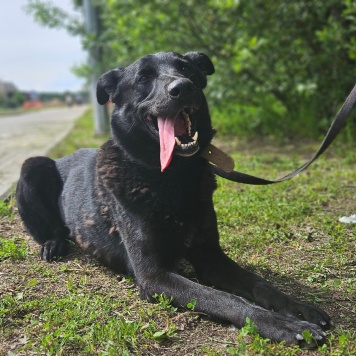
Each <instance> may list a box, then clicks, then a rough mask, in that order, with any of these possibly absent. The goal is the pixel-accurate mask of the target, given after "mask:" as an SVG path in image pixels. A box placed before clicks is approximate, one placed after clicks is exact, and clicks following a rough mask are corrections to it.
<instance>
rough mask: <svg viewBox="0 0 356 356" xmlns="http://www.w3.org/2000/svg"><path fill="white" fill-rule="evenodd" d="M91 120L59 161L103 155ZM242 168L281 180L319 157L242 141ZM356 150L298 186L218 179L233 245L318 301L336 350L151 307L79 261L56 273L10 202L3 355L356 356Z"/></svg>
mask: <svg viewBox="0 0 356 356" xmlns="http://www.w3.org/2000/svg"><path fill="white" fill-rule="evenodd" d="M91 132H92V129H91V125H90V114H86V115H85V116H84V117H83V118H82V119H81V120H79V121H78V124H77V126H76V128H75V130H74V131H73V133H72V134H71V136H70V137H68V138H67V140H65V142H64V143H63V144H62V145H60V147H57V149H56V150H55V151H53V152H51V156H52V157H55V156H61V155H63V154H67V153H69V152H71V151H72V150H74V149H75V148H77V147H80V146H98V145H99V144H100V143H101V142H103V140H104V138H95V139H90V140H87V137H91ZM219 146H220V147H224V148H225V149H226V150H228V151H229V152H231V153H232V155H233V157H234V159H235V161H236V162H237V166H238V167H237V169H239V170H241V171H244V172H247V173H254V174H259V175H261V176H263V177H270V178H276V177H277V176H278V177H279V176H280V175H281V173H283V172H285V173H287V172H288V171H290V170H292V169H293V168H295V167H296V166H297V165H298V164H300V163H302V162H303V161H304V160H305V159H306V158H307V157H310V155H311V153H312V152H313V151H314V149H315V148H316V146H315V145H314V144H310V143H308V144H306V143H300V142H298V143H297V144H295V145H291V144H286V145H283V147H282V145H280V146H275V145H274V144H272V143H271V142H261V141H259V142H248V143H246V142H240V141H239V142H235V141H234V140H230V139H228V140H227V139H224V140H221V141H220V143H219ZM355 182H356V150H355V149H354V147H353V148H351V147H346V146H343V145H342V144H341V143H340V144H339V145H334V146H333V147H332V148H331V149H330V150H329V152H327V154H326V155H325V156H324V157H323V158H321V159H320V160H318V161H317V162H316V163H315V164H314V165H313V166H311V167H310V168H309V169H308V171H307V172H305V173H302V174H300V175H299V176H298V177H296V178H294V179H293V180H292V181H290V182H286V183H282V184H279V185H275V186H269V187H253V186H246V185H238V184H235V183H231V182H227V181H224V180H222V179H219V180H218V183H219V189H218V190H217V192H216V194H215V207H216V211H217V215H218V220H219V229H220V234H221V240H222V245H223V247H224V249H225V250H226V252H227V253H228V254H229V255H230V256H231V257H232V258H234V259H236V260H238V261H240V263H241V264H242V265H243V266H245V267H247V268H249V269H251V270H254V271H256V272H257V273H259V274H261V275H262V276H264V277H265V278H267V279H269V280H270V281H272V282H273V283H274V284H275V285H277V286H278V287H279V288H280V289H282V290H284V291H286V292H288V293H291V294H293V295H294V296H298V297H301V298H303V299H305V300H308V301H312V302H314V303H317V304H318V305H319V306H320V307H322V308H324V309H325V310H327V311H328V312H329V313H330V315H331V316H332V317H333V320H334V323H335V328H334V329H333V330H332V331H330V332H329V333H328V334H329V339H328V344H327V345H324V346H323V347H321V348H320V349H319V350H315V351H303V350H299V349H298V348H297V347H285V346H283V345H279V344H273V343H270V342H269V341H268V340H264V339H262V338H260V337H259V336H258V335H257V334H256V333H255V331H254V328H253V326H251V325H246V326H245V327H244V328H243V329H242V330H240V331H239V330H236V329H235V328H234V327H232V326H230V325H222V324H218V323H215V322H213V321H211V320H209V318H208V317H206V316H204V315H201V314H198V313H195V312H194V310H176V309H175V308H173V307H171V306H170V304H169V301H168V300H166V299H165V298H162V297H161V296H157V301H158V303H157V304H149V303H147V302H144V301H141V300H140V299H139V297H138V291H137V288H136V286H135V283H134V280H132V279H130V278H129V277H128V276H123V275H116V274H114V273H112V272H111V271H109V270H108V269H106V268H104V267H102V266H101V265H99V264H98V263H97V262H96V261H95V260H93V259H92V258H90V257H89V256H87V255H84V254H82V253H81V252H80V251H78V250H76V249H73V252H72V253H71V254H70V255H69V256H68V257H66V258H64V259H63V260H61V261H59V262H55V263H51V264H48V263H45V262H43V261H41V260H40V259H39V256H38V251H39V248H38V246H37V245H36V244H35V243H33V242H32V241H31V239H30V238H29V237H28V235H27V234H26V233H25V231H24V229H23V226H22V224H21V222H20V220H19V217H18V214H17V212H16V207H15V206H14V201H13V199H10V200H9V201H7V202H0V222H1V225H0V330H1V333H0V354H2V355H25V354H26V355H27V354H29V355H31V354H38V355H40V354H41V355H47V354H48V355H83V354H89V355H97V354H99V355H128V354H139V355H228V354H235V355H283V356H285V355H356V326H355V325H356V303H355V301H356V257H355V250H356V248H355V235H356V226H355V225H349V224H342V223H339V222H338V218H339V217H340V216H344V215H346V216H349V215H351V214H355V213H356V203H355V202H356V183H355Z"/></svg>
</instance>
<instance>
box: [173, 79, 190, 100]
mask: <svg viewBox="0 0 356 356" xmlns="http://www.w3.org/2000/svg"><path fill="white" fill-rule="evenodd" d="M193 92H194V84H193V83H192V82H191V81H190V80H188V79H177V80H175V81H174V82H172V83H171V84H169V85H168V94H169V95H170V96H171V97H172V98H175V99H179V98H181V97H184V96H185V95H190V94H192V93H193Z"/></svg>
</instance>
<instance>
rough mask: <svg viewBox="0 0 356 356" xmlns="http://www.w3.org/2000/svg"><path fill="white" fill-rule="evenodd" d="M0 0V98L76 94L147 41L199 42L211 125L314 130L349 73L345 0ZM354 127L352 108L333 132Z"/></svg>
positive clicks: (354, 61) (315, 134) (354, 41)
mask: <svg viewBox="0 0 356 356" xmlns="http://www.w3.org/2000/svg"><path fill="white" fill-rule="evenodd" d="M1 6H2V7H1V15H0V16H1V19H0V30H1V31H0V32H1V47H2V48H1V56H0V107H16V106H19V105H21V106H24V105H25V106H26V105H31V103H32V105H43V103H45V102H47V103H48V102H50V101H51V100H52V101H53V100H60V101H62V102H64V103H66V104H67V105H72V104H73V105H74V104H80V103H81V102H84V101H86V100H87V99H88V96H89V97H90V95H89V94H88V93H89V92H90V90H89V88H90V83H91V82H92V83H93V81H95V80H96V78H97V76H99V75H100V74H102V73H104V72H105V71H107V70H109V69H111V68H114V67H118V66H125V65H127V64H129V63H130V62H132V61H134V60H135V59H137V58H139V57H141V56H143V55H145V54H148V53H154V52H158V51H176V52H180V53H185V52H188V51H201V52H204V53H205V54H207V55H208V56H209V57H210V58H211V59H212V61H213V63H214V65H215V68H216V73H215V74H214V75H213V76H211V77H209V81H208V87H207V89H206V95H207V97H208V102H209V104H210V109H211V113H212V118H213V123H214V125H215V127H216V128H217V129H218V132H219V133H221V134H233V135H239V136H244V137H253V136H271V137H276V138H285V137H288V138H294V137H306V138H319V137H320V136H321V135H323V134H324V133H325V130H326V129H327V128H328V126H329V125H330V122H331V120H332V118H333V117H334V115H335V113H336V112H337V110H338V108H339V107H340V105H341V104H342V102H343V101H344V99H345V98H346V96H347V94H348V93H349V91H350V90H351V89H352V87H353V86H354V85H355V82H356V2H355V1H353V0H298V1H293V0H290V1H275V0H273V1H268V2H266V1H264V0H187V1H184V2H182V1H178V0H160V1H158V0H151V1H134V0H75V1H70V0H53V1H50V2H49V1H37V0H30V1H25V0H23V1H22V0H17V1H13V2H4V3H3V4H2V5H1ZM69 68H71V70H69ZM36 103H37V104H36ZM104 120H107V117H105V118H104ZM103 127H107V126H103ZM355 133H356V116H355V112H354V113H353V116H352V117H351V119H350V124H349V125H348V127H347V129H346V133H344V135H345V137H346V138H348V139H351V140H354V137H355Z"/></svg>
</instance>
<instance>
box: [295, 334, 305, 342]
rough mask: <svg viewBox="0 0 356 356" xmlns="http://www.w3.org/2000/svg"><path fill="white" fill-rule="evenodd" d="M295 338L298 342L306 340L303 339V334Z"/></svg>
mask: <svg viewBox="0 0 356 356" xmlns="http://www.w3.org/2000/svg"><path fill="white" fill-rule="evenodd" d="M295 338H296V339H297V340H300V341H301V340H304V337H303V335H301V334H297V335H296V336H295Z"/></svg>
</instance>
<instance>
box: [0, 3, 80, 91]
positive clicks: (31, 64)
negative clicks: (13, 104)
mask: <svg viewBox="0 0 356 356" xmlns="http://www.w3.org/2000/svg"><path fill="white" fill-rule="evenodd" d="M51 2H52V3H54V4H56V5H58V6H60V7H61V8H63V9H65V10H68V11H71V12H74V9H73V7H72V6H71V0H52V1H51ZM26 3H27V0H10V1H8V0H3V1H1V5H0V80H3V81H9V82H12V83H14V84H15V85H16V87H17V88H18V89H20V90H36V91H64V90H71V91H74V90H78V89H81V88H82V86H83V79H79V78H77V77H76V76H75V75H74V74H72V73H71V67H73V66H74V65H78V64H81V63H84V62H85V60H86V53H85V52H84V51H83V50H82V48H81V44H80V39H79V37H71V36H70V35H69V34H67V33H66V32H65V31H64V30H54V29H49V28H46V27H41V26H40V25H38V24H37V23H35V22H34V20H33V17H32V15H29V14H27V13H26V12H25V11H24V10H23V7H24V5H25V4H26Z"/></svg>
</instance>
